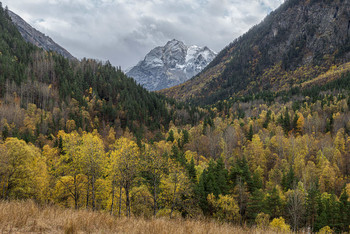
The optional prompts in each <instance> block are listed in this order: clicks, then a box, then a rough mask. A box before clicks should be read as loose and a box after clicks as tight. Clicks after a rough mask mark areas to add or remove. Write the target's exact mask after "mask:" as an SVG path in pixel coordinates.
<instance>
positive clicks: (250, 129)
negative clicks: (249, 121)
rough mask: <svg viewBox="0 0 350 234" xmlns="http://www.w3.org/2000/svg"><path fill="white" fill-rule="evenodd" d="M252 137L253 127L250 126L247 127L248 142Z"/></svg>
mask: <svg viewBox="0 0 350 234" xmlns="http://www.w3.org/2000/svg"><path fill="white" fill-rule="evenodd" d="M253 135H254V132H253V126H252V125H250V126H249V132H248V135H247V139H248V140H249V141H252V139H253Z"/></svg>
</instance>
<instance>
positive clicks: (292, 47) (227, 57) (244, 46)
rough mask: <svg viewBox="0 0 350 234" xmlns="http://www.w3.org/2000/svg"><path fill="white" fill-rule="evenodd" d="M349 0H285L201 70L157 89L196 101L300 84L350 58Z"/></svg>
mask: <svg viewBox="0 0 350 234" xmlns="http://www.w3.org/2000/svg"><path fill="white" fill-rule="evenodd" d="M349 14H350V3H349V2H348V1H340V0H336V1H305V0H288V1H286V2H285V3H284V4H282V6H280V7H279V8H278V9H277V10H275V11H274V12H271V13H270V14H269V15H268V16H267V17H266V18H265V19H264V20H263V21H262V22H261V23H260V24H258V25H256V26H254V27H253V28H251V29H250V30H249V31H248V32H247V33H246V34H244V35H243V36H241V37H239V38H237V39H236V40H235V41H234V42H232V43H231V44H230V45H228V46H227V47H226V48H225V49H223V50H222V51H221V52H220V53H219V54H218V56H217V57H216V58H215V59H214V60H213V62H212V63H210V64H209V65H208V66H207V67H206V68H205V69H204V71H203V72H201V73H200V74H199V75H197V76H196V77H194V78H193V79H191V80H189V81H188V82H186V83H184V84H181V85H179V86H176V87H173V88H170V89H166V90H162V91H161V93H164V94H166V95H167V96H169V97H174V98H177V99H179V100H191V101H192V102H195V103H202V104H208V103H215V102H216V101H218V100H223V99H227V98H229V97H231V96H241V95H246V94H252V93H257V92H261V91H265V90H270V91H272V92H275V91H281V90H289V89H290V88H292V87H299V86H300V84H301V83H303V82H305V81H308V80H310V79H313V78H315V77H317V76H319V75H321V74H322V73H324V72H326V71H328V70H329V69H330V68H331V66H332V65H340V64H343V63H346V62H348V61H349V60H350V55H349V48H350V47H349V41H350V40H349Z"/></svg>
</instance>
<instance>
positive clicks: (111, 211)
mask: <svg viewBox="0 0 350 234" xmlns="http://www.w3.org/2000/svg"><path fill="white" fill-rule="evenodd" d="M114 193H115V187H114V182H113V183H112V204H111V210H110V211H109V213H110V214H111V215H112V214H113V207H114Z"/></svg>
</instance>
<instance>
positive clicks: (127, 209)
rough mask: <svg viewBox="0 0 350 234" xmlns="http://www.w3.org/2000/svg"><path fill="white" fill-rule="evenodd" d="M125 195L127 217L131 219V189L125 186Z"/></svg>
mask: <svg viewBox="0 0 350 234" xmlns="http://www.w3.org/2000/svg"><path fill="white" fill-rule="evenodd" d="M124 189H125V195H126V203H125V204H126V216H127V217H130V195H129V187H128V186H125V187H124Z"/></svg>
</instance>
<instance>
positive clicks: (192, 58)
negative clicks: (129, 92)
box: [126, 39, 216, 91]
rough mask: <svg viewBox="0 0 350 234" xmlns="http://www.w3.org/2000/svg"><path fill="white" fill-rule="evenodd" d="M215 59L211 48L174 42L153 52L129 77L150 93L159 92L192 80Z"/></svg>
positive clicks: (132, 69) (128, 73)
mask: <svg viewBox="0 0 350 234" xmlns="http://www.w3.org/2000/svg"><path fill="white" fill-rule="evenodd" d="M215 56H216V53H215V52H213V51H212V50H210V49H209V48H208V47H198V46H187V45H185V44H184V43H183V42H181V41H178V40H175V39H174V40H172V41H169V42H168V43H167V44H166V45H165V46H163V47H161V46H160V47H157V48H155V49H153V50H152V51H150V52H149V53H148V54H147V55H146V56H145V59H144V60H142V61H140V62H139V63H138V64H137V65H136V66H134V67H133V68H131V70H130V71H128V72H127V73H126V74H127V75H128V76H130V77H133V78H134V79H135V80H136V82H137V83H139V84H141V85H142V86H143V87H145V88H146V89H148V90H150V91H155V90H160V89H164V88H169V87H172V86H175V85H178V84H181V83H183V82H185V81H187V80H189V79H190V78H192V77H193V76H194V75H197V74H198V73H199V72H200V71H202V70H203V69H204V68H205V67H206V66H207V65H208V64H209V63H210V62H211V61H212V60H213V59H214V57H215Z"/></svg>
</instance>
